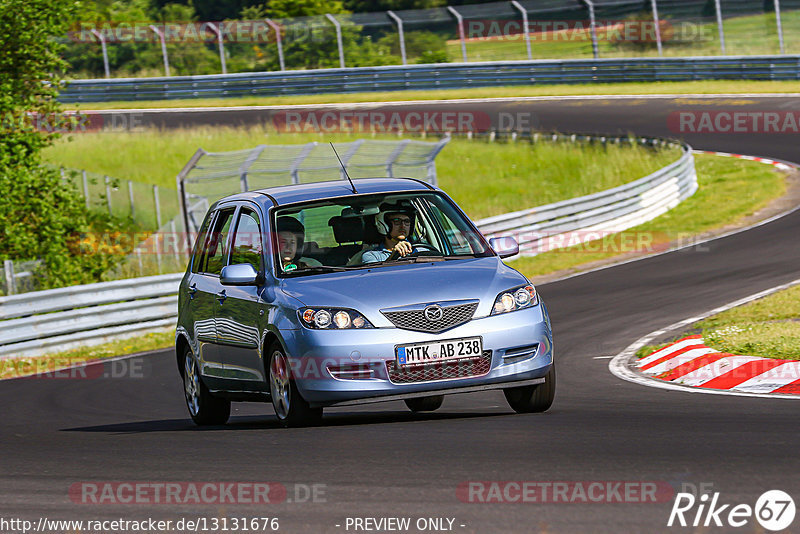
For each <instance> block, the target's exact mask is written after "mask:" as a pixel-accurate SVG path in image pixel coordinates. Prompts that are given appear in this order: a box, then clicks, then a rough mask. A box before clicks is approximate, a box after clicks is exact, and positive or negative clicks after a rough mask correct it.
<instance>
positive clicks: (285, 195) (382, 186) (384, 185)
mask: <svg viewBox="0 0 800 534" xmlns="http://www.w3.org/2000/svg"><path fill="white" fill-rule="evenodd" d="M353 184H354V185H355V187H356V191H358V194H359V195H364V194H370V193H397V192H403V191H429V190H432V189H436V188H435V187H433V186H431V185H428V184H427V183H425V182H421V181H419V180H415V179H413V178H357V179H355V180H353ZM251 193H258V194H262V195H266V196H269V197H270V198H271V199H272V200H273V201H274V202H275V203H276V204H277V205H278V206H282V205H285V204H294V203H295V202H304V201H307V200H321V199H325V198H335V197H342V196H347V195H352V194H353V189H352V188H351V187H350V182H348V181H347V180H332V181H328V182H314V183H310V184H296V185H285V186H280V187H270V188H269V189H259V190H257V191H253V192H251ZM250 198H252V197H250Z"/></svg>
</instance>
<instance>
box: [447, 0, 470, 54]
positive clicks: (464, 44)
mask: <svg viewBox="0 0 800 534" xmlns="http://www.w3.org/2000/svg"><path fill="white" fill-rule="evenodd" d="M447 11H449V12H450V13H451V14H452V15H453V16H454V17H455V18H456V22H457V23H458V38H459V40H460V41H461V57H462V59H463V60H464V63H466V62H467V40H466V37H465V36H464V17H462V16H461V13H459V12H458V11H456V9H455V8H454V7H453V6H447Z"/></svg>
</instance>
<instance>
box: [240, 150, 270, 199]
mask: <svg viewBox="0 0 800 534" xmlns="http://www.w3.org/2000/svg"><path fill="white" fill-rule="evenodd" d="M265 148H267V145H258V146H257V147H255V148H254V149H253V150H252V151H251V152H250V154H249V155H248V156H247V159H246V160H244V161H243V162H242V165H241V166H240V167H239V185H240V186H241V188H242V192H245V191H247V190H248V189H249V187H248V185H247V171H248V170H249V169H250V167H251V166H252V165H253V163H255V161H256V160H257V159H258V156H260V155H261V153H262V152H264V149H265Z"/></svg>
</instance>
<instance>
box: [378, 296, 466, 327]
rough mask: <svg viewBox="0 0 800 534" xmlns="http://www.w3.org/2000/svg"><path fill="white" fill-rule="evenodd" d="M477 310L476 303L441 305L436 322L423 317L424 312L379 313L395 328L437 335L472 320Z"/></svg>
mask: <svg viewBox="0 0 800 534" xmlns="http://www.w3.org/2000/svg"><path fill="white" fill-rule="evenodd" d="M477 308H478V303H477V302H468V303H466V304H457V305H455V306H447V305H443V306H442V318H441V319H439V320H438V321H431V320H429V319H428V318H427V317H425V311H424V310H405V311H394V312H393V311H381V313H382V314H383V315H384V316H385V317H386V318H387V319H389V320H390V321H391V322H392V324H393V325H395V326H396V327H397V328H403V329H405V330H415V331H417V332H431V333H434V334H438V333H439V332H444V331H445V330H447V329H448V328H453V327H456V326H458V325H460V324H464V323H466V322H467V321H469V320H470V319H472V316H473V314H474V313H475V310H476V309H477Z"/></svg>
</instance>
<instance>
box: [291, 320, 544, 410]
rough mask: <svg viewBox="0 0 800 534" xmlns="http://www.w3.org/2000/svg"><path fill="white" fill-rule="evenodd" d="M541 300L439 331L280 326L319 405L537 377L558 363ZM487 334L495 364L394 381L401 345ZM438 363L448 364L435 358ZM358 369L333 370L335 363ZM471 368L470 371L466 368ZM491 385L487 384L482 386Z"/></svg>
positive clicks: (300, 381) (301, 384)
mask: <svg viewBox="0 0 800 534" xmlns="http://www.w3.org/2000/svg"><path fill="white" fill-rule="evenodd" d="M544 313H546V312H544V311H543V307H542V306H541V305H539V306H534V307H532V308H529V309H525V310H519V311H515V312H510V313H506V314H501V315H496V316H489V317H483V318H478V319H473V320H471V321H469V322H467V323H465V324H463V325H460V326H458V327H456V328H453V329H451V330H448V331H446V332H442V333H440V334H429V333H424V332H414V331H410V330H402V329H398V328H371V329H365V330H311V329H306V328H303V329H300V330H281V334H282V336H283V339H284V343H285V345H286V348H287V352H288V354H289V358H290V362H291V364H292V374H293V377H294V379H295V382H296V383H297V387H298V388H299V390H300V393H301V394H302V395H303V397H304V398H305V399H306V400H307V401H308V402H309V403H311V404H312V405H313V406H330V405H333V404H356V403H357V402H354V401H361V402H376V401H381V400H394V399H397V398H410V397H414V396H422V395H420V394H424V393H430V394H436V393H437V392H442V393H457V392H459V391H457V390H461V389H466V390H468V391H471V390H479V389H496V388H498V387H501V386H500V385H501V384H507V383H508V386H513V385H515V384H513V383H514V382H520V381H530V382H526V383H522V382H520V383H519V384H516V385H530V384H534V383H538V381H537V380H536V379H541V378H542V377H544V375H546V374H547V372H548V371H549V370H550V367H551V365H552V363H553V342H552V333H551V331H550V328H549V321H547V320H546V318H545V316H544ZM474 336H480V337H481V338H482V339H483V350H484V353H486V352H487V351H490V352H491V360H490V362H491V363H490V365H489V366H488V372H484V371H485V370H482V371H481V373H482V374H481V375H480V376H466V377H459V378H445V379H434V380H425V381H416V382H409V383H395V382H393V381H392V380H390V378H389V371H388V367H387V361H389V362H392V363H391V364H390V365H393V364H394V362H395V360H396V355H395V346H396V345H400V344H408V343H420V342H431V341H439V340H448V339H454V338H463V337H474ZM431 365H433V366H436V365H438V366H442V365H446V364H442V363H436V364H431ZM347 368H352V369H357V370H360V372H359V371H356V372H355V373H351V374H348V373H336V377H334V375H332V374H331V370H333V371H334V372H336V370H341V369H347ZM467 374H469V373H467ZM356 375H357V376H359V378H343V377H348V376H356ZM483 386H486V387H483Z"/></svg>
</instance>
